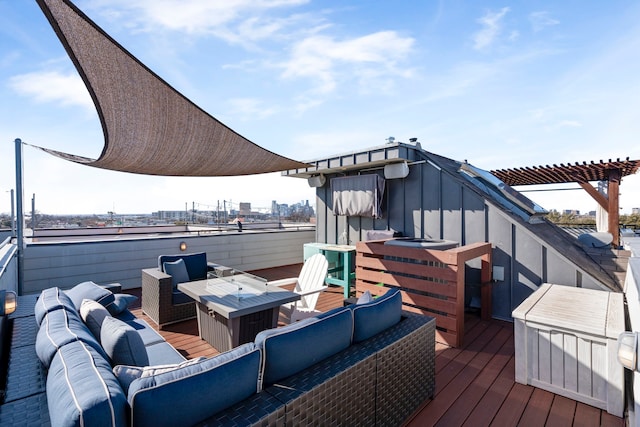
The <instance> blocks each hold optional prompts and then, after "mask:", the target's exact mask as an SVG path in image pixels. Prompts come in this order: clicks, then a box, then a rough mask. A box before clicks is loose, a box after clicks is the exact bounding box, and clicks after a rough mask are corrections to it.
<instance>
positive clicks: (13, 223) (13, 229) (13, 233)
mask: <svg viewBox="0 0 640 427" xmlns="http://www.w3.org/2000/svg"><path fill="white" fill-rule="evenodd" d="M13 194H14V190H13V189H11V237H16V206H15V200H14V195H13Z"/></svg>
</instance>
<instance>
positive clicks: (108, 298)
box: [65, 282, 113, 310]
mask: <svg viewBox="0 0 640 427" xmlns="http://www.w3.org/2000/svg"><path fill="white" fill-rule="evenodd" d="M65 293H66V294H67V295H68V296H69V298H71V301H73V305H74V306H75V307H76V310H80V305H82V300H83V299H90V300H94V301H98V302H99V303H100V304H102V305H104V306H106V305H107V304H109V303H111V302H113V293H111V291H110V290H107V289H105V288H102V287H100V286H98V285H96V284H95V283H93V282H82V283H79V284H77V285H76V286H74V287H73V288H71V289H69V290H66V291H65Z"/></svg>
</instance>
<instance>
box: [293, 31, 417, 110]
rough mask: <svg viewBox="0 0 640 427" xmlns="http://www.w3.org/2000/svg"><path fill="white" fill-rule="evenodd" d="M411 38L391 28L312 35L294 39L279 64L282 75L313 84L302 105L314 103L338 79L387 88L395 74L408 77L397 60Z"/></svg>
mask: <svg viewBox="0 0 640 427" xmlns="http://www.w3.org/2000/svg"><path fill="white" fill-rule="evenodd" d="M413 44H414V39H412V38H410V37H402V36H400V35H398V34H397V33H396V32H394V31H380V32H377V33H373V34H369V35H365V36H362V37H357V38H352V39H348V40H336V39H335V38H333V37H330V36H325V35H313V36H310V37H307V38H305V39H303V40H301V41H300V42H298V43H296V44H295V45H294V46H293V48H292V50H291V57H290V59H289V60H288V61H287V62H285V63H284V64H282V67H283V68H284V71H283V73H282V77H284V78H287V79H295V78H307V79H311V80H313V81H314V86H313V88H312V89H311V90H310V91H309V93H306V94H305V95H304V96H303V99H304V102H303V103H302V104H301V105H304V107H303V108H309V107H310V106H315V105H317V104H319V103H320V102H321V101H320V100H319V99H318V96H325V95H328V94H330V93H332V92H334V91H335V90H336V89H337V88H338V85H339V83H340V82H341V81H349V82H351V81H352V80H355V81H356V82H357V83H358V85H359V87H360V88H361V90H362V91H364V92H367V91H368V90H369V89H368V88H369V87H371V86H372V85H373V86H375V87H376V88H385V87H386V88H389V87H390V86H391V85H392V80H393V78H395V77H403V78H406V77H409V76H410V75H411V70H410V69H403V68H401V67H400V66H399V63H400V62H402V61H403V60H404V59H406V58H407V56H408V55H409V53H410V52H411V49H412V47H413Z"/></svg>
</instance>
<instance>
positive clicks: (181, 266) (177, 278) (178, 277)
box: [162, 259, 190, 289]
mask: <svg viewBox="0 0 640 427" xmlns="http://www.w3.org/2000/svg"><path fill="white" fill-rule="evenodd" d="M162 266H163V268H164V272H165V273H167V274H168V275H169V276H171V285H172V286H173V289H176V287H177V286H178V283H186V282H188V281H189V280H190V279H189V273H187V266H186V265H185V263H184V261H183V260H181V259H179V260H177V261H173V262H165V263H164V264H163V265H162Z"/></svg>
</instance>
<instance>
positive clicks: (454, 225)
mask: <svg viewBox="0 0 640 427" xmlns="http://www.w3.org/2000/svg"><path fill="white" fill-rule="evenodd" d="M441 191H442V194H445V195H446V197H443V198H442V212H443V218H442V230H443V233H442V238H443V239H447V240H454V241H456V242H461V241H462V230H461V229H462V188H461V186H460V184H459V183H458V182H456V181H454V180H453V179H452V178H450V177H449V176H448V175H446V174H443V175H442V190H441Z"/></svg>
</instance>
